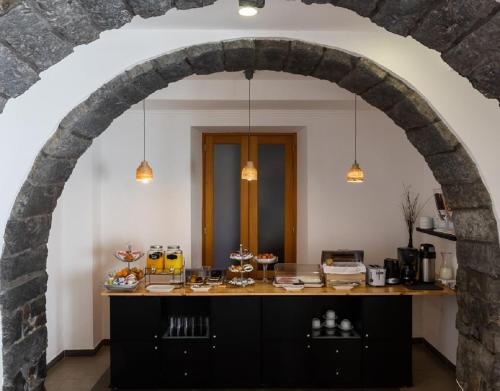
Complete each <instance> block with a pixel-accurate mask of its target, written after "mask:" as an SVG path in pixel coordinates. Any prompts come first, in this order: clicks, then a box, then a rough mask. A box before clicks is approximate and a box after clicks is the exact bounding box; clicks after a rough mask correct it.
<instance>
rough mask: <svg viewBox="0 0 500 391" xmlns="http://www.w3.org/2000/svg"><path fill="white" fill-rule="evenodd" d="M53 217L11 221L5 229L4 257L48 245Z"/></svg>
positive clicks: (43, 216) (46, 216) (42, 216)
mask: <svg viewBox="0 0 500 391" xmlns="http://www.w3.org/2000/svg"><path fill="white" fill-rule="evenodd" d="M51 223H52V216H51V215H50V214H48V215H41V216H36V217H32V218H28V219H24V220H16V219H9V221H7V225H6V227H5V234H4V241H5V248H4V254H3V256H4V257H5V256H9V255H14V254H18V253H20V252H21V251H25V250H28V249H31V248H37V247H39V246H41V245H44V244H46V243H47V241H48V239H49V233H50V227H51Z"/></svg>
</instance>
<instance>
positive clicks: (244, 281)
mask: <svg viewBox="0 0 500 391" xmlns="http://www.w3.org/2000/svg"><path fill="white" fill-rule="evenodd" d="M229 259H231V261H232V262H234V263H235V265H231V266H229V271H230V272H231V273H238V274H239V277H233V278H232V279H230V280H229V281H227V283H228V284H229V285H231V286H233V287H238V288H244V287H247V286H249V285H254V284H255V280H254V279H253V278H252V277H246V275H247V274H248V273H251V272H252V271H253V265H252V264H250V263H249V262H250V261H251V260H252V259H253V254H252V253H251V252H249V251H245V250H244V249H243V245H241V244H240V250H239V251H238V252H237V253H233V254H231V255H230V257H229ZM238 264H239V265H238Z"/></svg>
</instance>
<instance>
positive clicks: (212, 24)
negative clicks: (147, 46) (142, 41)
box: [124, 0, 377, 32]
mask: <svg viewBox="0 0 500 391" xmlns="http://www.w3.org/2000/svg"><path fill="white" fill-rule="evenodd" d="M124 28H127V29H218V30H220V29H231V30H305V31H363V32H366V31H375V30H376V29H377V27H376V26H375V25H374V24H373V23H372V22H371V21H370V20H369V19H367V18H363V17H361V16H359V15H357V14H356V13H354V12H352V11H349V10H346V9H344V8H339V7H334V6H332V5H330V4H314V5H305V4H303V3H302V2H301V1H300V0H267V1H266V6H265V7H264V8H263V9H260V10H259V14H258V15H257V16H254V17H250V18H248V17H242V16H240V15H239V14H238V0H218V1H217V2H216V3H215V4H214V5H211V6H207V7H204V8H196V9H192V10H184V11H178V10H170V11H168V12H167V13H166V14H165V15H163V16H159V17H155V18H149V19H142V18H140V17H135V18H134V19H133V21H132V23H129V24H128V25H126V26H125V27H124Z"/></svg>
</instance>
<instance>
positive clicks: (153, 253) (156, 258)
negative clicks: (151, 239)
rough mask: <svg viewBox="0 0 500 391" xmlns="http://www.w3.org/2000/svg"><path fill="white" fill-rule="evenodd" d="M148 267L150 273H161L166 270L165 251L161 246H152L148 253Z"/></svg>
mask: <svg viewBox="0 0 500 391" xmlns="http://www.w3.org/2000/svg"><path fill="white" fill-rule="evenodd" d="M146 267H147V268H148V269H151V270H150V273H161V272H162V271H163V269H164V268H165V251H164V250H163V246H161V245H152V246H151V247H150V248H149V251H148V259H147V261H146Z"/></svg>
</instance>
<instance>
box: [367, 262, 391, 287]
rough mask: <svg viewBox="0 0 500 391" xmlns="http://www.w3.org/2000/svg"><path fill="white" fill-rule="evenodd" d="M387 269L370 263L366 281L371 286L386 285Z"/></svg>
mask: <svg viewBox="0 0 500 391" xmlns="http://www.w3.org/2000/svg"><path fill="white" fill-rule="evenodd" d="M385 274H386V270H385V269H384V268H383V267H382V266H379V265H368V267H367V270H366V283H367V284H368V285H370V286H385Z"/></svg>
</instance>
